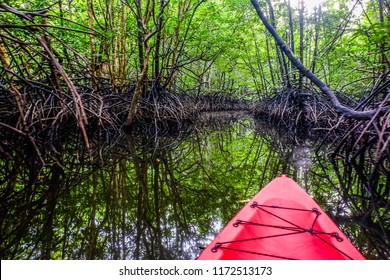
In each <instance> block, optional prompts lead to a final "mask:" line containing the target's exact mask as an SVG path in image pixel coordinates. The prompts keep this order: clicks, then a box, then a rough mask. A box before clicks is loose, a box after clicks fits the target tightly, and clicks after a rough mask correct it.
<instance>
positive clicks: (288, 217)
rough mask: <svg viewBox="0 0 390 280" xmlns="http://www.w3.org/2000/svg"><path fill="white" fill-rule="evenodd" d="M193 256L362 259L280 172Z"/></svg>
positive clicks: (315, 204) (326, 218) (341, 234)
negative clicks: (278, 175) (199, 252)
mask: <svg viewBox="0 0 390 280" xmlns="http://www.w3.org/2000/svg"><path fill="white" fill-rule="evenodd" d="M197 259H198V260H217V259H227V260H229V259H230V260H236V259H246V260H251V259H268V260H272V259H304V260H311V259H333V260H342V259H365V258H364V257H363V255H362V254H361V253H360V252H359V251H358V250H357V249H356V248H355V246H354V245H353V244H352V243H351V242H350V241H349V240H348V238H347V237H346V236H345V234H344V233H343V232H342V231H341V230H340V229H339V228H338V227H337V225H336V224H335V223H334V222H333V221H332V220H331V219H330V217H329V216H328V215H327V214H326V213H325V212H324V211H323V210H322V209H321V207H320V206H319V205H318V204H317V203H316V202H315V201H314V200H313V199H312V198H311V197H310V196H309V195H308V194H307V193H306V192H305V191H304V190H303V189H302V188H301V187H300V186H299V185H298V184H297V183H296V182H295V181H294V180H292V179H290V178H288V177H287V176H286V175H282V176H281V177H278V178H275V179H274V180H272V181H271V182H270V183H269V184H268V185H267V186H265V187H264V188H263V189H262V190H260V192H258V193H257V194H256V195H255V196H254V197H253V198H252V200H251V201H249V202H248V203H247V204H246V205H245V206H244V207H243V208H242V209H241V210H240V211H239V212H238V213H237V215H236V216H235V217H234V218H233V219H232V220H231V221H230V222H229V223H228V224H227V225H226V226H225V228H224V229H223V230H222V231H221V232H220V234H218V236H217V237H216V238H215V239H214V240H213V241H212V242H211V243H210V244H209V245H208V246H207V247H206V248H205V249H204V250H203V252H202V253H201V254H200V255H199V257H198V258H197Z"/></svg>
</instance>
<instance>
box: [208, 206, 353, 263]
mask: <svg viewBox="0 0 390 280" xmlns="http://www.w3.org/2000/svg"><path fill="white" fill-rule="evenodd" d="M250 208H252V209H254V210H259V211H263V212H264V213H267V214H269V215H271V216H273V217H275V218H276V219H278V220H279V221H283V222H284V223H286V224H287V225H285V226H284V225H283V226H281V225H275V224H274V225H272V224H263V223H256V222H250V221H243V220H237V221H236V222H235V223H234V224H233V227H239V226H260V227H268V228H276V229H281V230H285V231H286V233H279V234H274V235H266V236H259V237H253V238H245V239H239V240H232V241H224V242H217V243H216V244H215V246H214V247H213V248H212V249H211V251H212V252H214V253H215V252H217V251H218V250H231V251H236V252H242V253H248V254H255V255H262V256H267V257H273V258H278V259H286V260H293V259H294V258H290V257H286V256H280V255H273V254H270V253H262V252H256V251H248V250H243V249H239V248H232V247H225V246H224V245H226V244H233V243H240V242H248V241H253V240H262V239H268V238H277V237H283V236H288V235H295V234H304V233H310V234H311V236H313V238H318V239H319V240H321V241H322V242H324V243H325V244H327V245H329V246H330V247H332V248H333V249H334V250H337V251H338V252H340V253H341V254H343V255H344V256H345V257H347V258H349V259H351V260H352V257H350V256H349V255H348V254H346V253H345V252H343V251H341V250H340V249H338V248H337V247H336V246H334V245H333V244H331V243H330V242H328V241H327V240H325V239H324V238H322V237H321V236H324V235H325V236H330V237H334V238H335V239H336V240H337V241H338V242H343V239H342V238H341V237H340V236H339V234H338V233H337V232H323V231H319V230H316V229H314V227H315V225H316V223H317V221H318V219H319V217H320V215H321V212H320V211H319V210H318V209H317V208H312V209H302V208H291V207H282V206H276V205H265V204H258V203H257V202H253V203H252V205H250ZM271 209H276V210H278V211H279V210H286V211H297V212H312V213H315V217H314V219H313V222H312V224H311V227H310V228H304V227H301V226H299V225H297V224H295V223H293V222H291V221H288V220H287V219H285V218H283V217H282V215H281V213H283V211H282V212H281V213H280V214H279V213H278V214H277V213H273V212H271V211H270V210H271Z"/></svg>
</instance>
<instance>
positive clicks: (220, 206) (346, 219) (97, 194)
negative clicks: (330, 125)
mask: <svg viewBox="0 0 390 280" xmlns="http://www.w3.org/2000/svg"><path fill="white" fill-rule="evenodd" d="M223 118H225V120H226V116H224V117H223ZM201 119H202V118H201ZM202 120H203V123H201V124H199V125H198V126H196V127H194V128H193V129H192V130H191V133H183V134H179V135H175V136H164V137H161V136H159V137H157V136H153V135H147V134H144V135H135V134H134V135H130V134H129V135H121V136H119V137H118V138H117V139H115V141H112V143H111V144H110V143H104V144H101V143H99V142H98V141H96V142H91V147H92V148H91V151H92V152H91V154H87V153H85V152H83V145H80V143H79V141H80V139H79V140H77V138H76V139H72V134H69V135H68V139H66V142H62V143H61V144H56V145H55V146H53V147H49V146H47V147H46V149H45V151H42V156H43V157H44V159H45V162H46V165H44V166H43V167H42V166H40V165H39V164H37V163H39V162H40V161H39V160H38V159H37V158H36V155H34V152H35V150H33V149H29V147H28V145H27V144H26V145H21V144H20V143H23V141H22V140H20V141H19V140H18V139H16V138H10V136H9V135H2V136H6V137H2V139H13V141H12V142H11V141H7V140H4V141H2V142H1V143H0V153H1V159H0V201H1V208H0V212H1V213H0V248H1V249H0V256H1V258H3V259H39V258H41V259H48V258H51V259H126V258H128V259H193V258H195V257H196V256H197V254H198V253H199V250H198V249H197V246H204V245H206V244H207V243H208V241H209V239H210V238H213V236H215V234H217V233H218V232H219V230H220V229H221V227H222V226H223V225H225V224H226V223H227V222H228V220H230V218H231V217H232V216H233V215H234V214H235V213H236V212H237V211H238V210H239V209H240V208H241V207H242V206H243V205H244V203H245V202H244V201H245V200H246V199H248V198H251V197H252V196H253V195H254V194H255V193H256V192H257V191H258V190H259V189H260V188H261V187H262V186H264V185H265V184H267V183H268V182H269V181H270V180H271V179H272V178H274V177H276V176H278V175H280V174H282V173H285V174H288V175H289V176H290V177H293V178H294V179H295V180H297V181H298V182H299V183H300V184H301V185H302V186H303V187H304V188H305V189H306V190H307V191H308V192H309V193H310V194H312V195H313V196H314V197H315V199H316V200H317V201H318V202H319V204H320V205H321V206H322V207H323V208H324V209H325V210H326V211H327V212H328V213H329V214H330V215H331V216H333V218H334V220H335V221H336V222H337V224H339V225H340V226H341V227H342V228H343V230H345V231H346V233H347V234H348V236H349V237H350V238H351V239H352V240H353V241H354V242H355V244H357V246H358V247H359V248H360V249H361V250H362V251H363V253H364V254H365V255H366V256H367V257H369V258H381V259H384V258H388V257H389V255H390V254H389V234H388V229H389V225H388V219H389V217H388V213H389V212H388V209H389V206H388V203H389V202H388V201H389V180H388V173H386V169H383V168H388V167H383V168H381V169H378V170H379V171H380V172H379V173H377V180H370V179H369V178H368V176H369V174H370V173H369V171H370V168H372V167H370V166H369V165H367V164H366V162H367V161H366V160H364V159H363V158H355V159H352V160H351V159H348V158H347V157H346V153H347V152H348V151H340V155H339V156H338V157H335V158H333V161H331V162H329V160H328V159H326V158H325V154H326V151H319V152H318V153H317V156H318V157H317V158H315V159H313V158H312V157H313V154H314V152H313V148H314V147H315V145H314V144H312V143H309V142H304V141H303V140H302V139H295V140H294V141H286V138H285V137H284V136H286V133H285V132H282V134H281V135H278V134H277V130H276V129H275V130H273V131H270V130H269V129H266V128H265V127H264V126H262V125H261V124H257V126H256V133H254V132H253V123H252V122H251V120H250V119H245V118H243V119H238V118H236V117H234V116H233V120H235V122H230V121H226V122H223V121H218V118H214V117H213V116H210V115H209V116H208V117H206V118H205V119H202ZM207 124H208V125H207ZM217 124H219V125H220V126H219V127H218V126H217ZM267 131H268V133H267ZM2 133H4V132H2ZM108 142H110V141H108ZM291 143H294V145H292V144H291ZM348 161H349V162H348ZM354 161H355V162H354ZM358 167H360V169H359V168H358ZM387 172H388V170H387Z"/></svg>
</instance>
